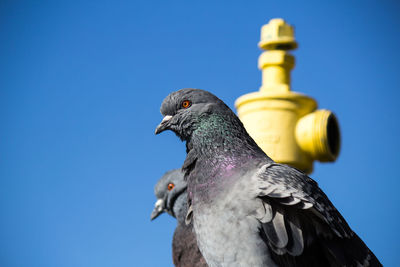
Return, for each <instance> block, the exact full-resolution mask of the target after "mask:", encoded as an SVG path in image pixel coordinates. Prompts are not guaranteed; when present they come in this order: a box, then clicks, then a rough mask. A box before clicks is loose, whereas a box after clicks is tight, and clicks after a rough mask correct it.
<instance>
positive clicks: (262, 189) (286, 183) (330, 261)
mask: <svg viewBox="0 0 400 267" xmlns="http://www.w3.org/2000/svg"><path fill="white" fill-rule="evenodd" d="M257 177H258V180H259V188H258V190H259V191H258V200H259V201H258V203H259V205H258V208H257V213H256V214H257V218H258V219H259V221H260V223H261V227H260V234H261V236H262V237H263V239H264V241H265V242H266V244H267V245H268V247H269V248H270V250H271V254H272V256H273V258H274V260H275V261H276V262H277V263H278V264H280V265H287V264H289V265H293V266H345V265H347V266H381V265H380V263H379V261H378V259H377V258H376V257H375V255H374V254H373V253H372V252H371V251H370V250H369V249H368V247H367V246H366V245H365V244H364V243H363V241H362V240H361V239H360V238H359V237H358V236H357V235H356V234H355V233H354V232H353V231H352V230H351V229H350V227H349V225H348V224H347V223H346V221H345V220H344V218H343V217H342V215H341V214H340V213H339V212H338V211H337V209H336V208H335V207H334V206H333V204H332V203H331V202H330V200H329V199H328V197H327V196H326V195H325V194H324V193H323V192H322V190H321V189H320V188H319V187H318V184H317V183H316V182H315V181H314V180H312V179H311V178H310V177H308V176H307V175H306V174H304V173H303V172H301V171H299V170H297V169H295V168H292V167H289V166H286V165H281V164H277V163H272V164H266V165H264V166H263V167H262V168H261V169H260V170H259V172H258V174H257Z"/></svg>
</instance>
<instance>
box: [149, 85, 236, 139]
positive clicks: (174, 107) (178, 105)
mask: <svg viewBox="0 0 400 267" xmlns="http://www.w3.org/2000/svg"><path fill="white" fill-rule="evenodd" d="M160 111H161V114H162V115H163V116H164V118H163V120H162V121H161V123H160V124H159V125H158V126H157V128H156V132H155V133H156V134H159V133H161V132H163V131H165V130H172V131H173V132H175V133H176V134H177V135H178V136H179V137H180V138H181V139H182V140H187V139H188V138H189V137H190V136H191V134H192V132H193V130H195V129H196V128H197V126H198V124H199V123H200V122H201V121H202V120H203V119H204V118H207V117H208V116H209V115H210V114H212V113H218V112H220V113H224V112H225V113H226V112H231V110H230V109H229V108H228V107H227V106H226V105H225V104H224V102H222V101H221V100H220V99H219V98H218V97H216V96H215V95H213V94H211V93H210V92H207V91H204V90H200V89H181V90H179V91H176V92H173V93H171V94H170V95H168V96H167V97H166V98H165V99H164V101H163V102H162V104H161V109H160Z"/></svg>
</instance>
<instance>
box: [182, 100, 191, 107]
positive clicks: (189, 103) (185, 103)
mask: <svg viewBox="0 0 400 267" xmlns="http://www.w3.org/2000/svg"><path fill="white" fill-rule="evenodd" d="M191 105H192V102H190V101H189V100H184V101H183V102H182V107H183V108H188V107H190V106H191Z"/></svg>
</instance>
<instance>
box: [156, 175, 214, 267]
mask: <svg viewBox="0 0 400 267" xmlns="http://www.w3.org/2000/svg"><path fill="white" fill-rule="evenodd" d="M154 194H155V195H156V197H157V201H156V204H155V206H154V210H153V212H152V213H151V216H150V218H151V220H154V219H155V218H157V217H158V216H159V215H160V214H161V213H163V212H167V213H168V214H170V215H171V216H173V217H174V218H176V219H177V221H178V225H177V227H176V229H175V232H174V237H173V239H172V260H173V263H174V265H175V266H177V267H206V266H207V264H206V262H205V260H204V258H203V256H202V255H201V253H200V250H199V248H198V246H197V242H196V236H195V234H194V232H193V226H192V224H189V225H186V223H185V217H186V213H187V210H188V206H187V193H186V182H185V181H184V179H183V173H182V172H181V170H180V169H175V170H171V171H168V172H167V173H165V174H164V175H163V176H162V177H161V179H160V180H159V181H158V183H157V184H156V186H155V188H154Z"/></svg>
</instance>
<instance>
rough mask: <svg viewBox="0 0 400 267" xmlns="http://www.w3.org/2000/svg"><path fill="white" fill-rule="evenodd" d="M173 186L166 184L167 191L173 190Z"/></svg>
mask: <svg viewBox="0 0 400 267" xmlns="http://www.w3.org/2000/svg"><path fill="white" fill-rule="evenodd" d="M174 187H175V185H174V184H173V183H170V184H168V186H167V189H168V191H171V190H172V189H174Z"/></svg>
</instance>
